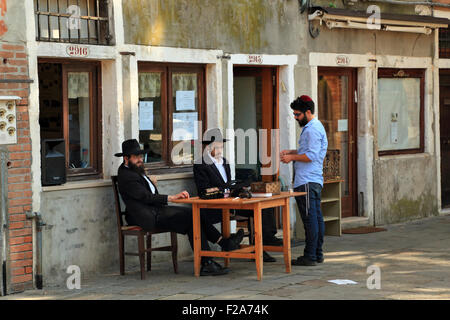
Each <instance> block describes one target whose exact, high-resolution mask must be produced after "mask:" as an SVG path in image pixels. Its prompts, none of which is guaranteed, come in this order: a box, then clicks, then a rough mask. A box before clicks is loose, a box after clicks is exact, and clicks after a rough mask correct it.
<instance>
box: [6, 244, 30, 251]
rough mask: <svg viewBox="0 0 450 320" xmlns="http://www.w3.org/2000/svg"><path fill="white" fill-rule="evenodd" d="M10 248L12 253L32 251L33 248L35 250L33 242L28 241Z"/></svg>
mask: <svg viewBox="0 0 450 320" xmlns="http://www.w3.org/2000/svg"><path fill="white" fill-rule="evenodd" d="M9 250H10V252H11V253H15V252H23V251H31V250H33V244H31V243H27V244H21V245H18V246H11V247H10V249H9Z"/></svg>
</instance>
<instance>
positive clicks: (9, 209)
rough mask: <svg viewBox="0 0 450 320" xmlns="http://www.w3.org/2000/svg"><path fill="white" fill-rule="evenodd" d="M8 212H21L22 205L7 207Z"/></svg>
mask: <svg viewBox="0 0 450 320" xmlns="http://www.w3.org/2000/svg"><path fill="white" fill-rule="evenodd" d="M8 213H9V214H15V213H23V207H9V208H8Z"/></svg>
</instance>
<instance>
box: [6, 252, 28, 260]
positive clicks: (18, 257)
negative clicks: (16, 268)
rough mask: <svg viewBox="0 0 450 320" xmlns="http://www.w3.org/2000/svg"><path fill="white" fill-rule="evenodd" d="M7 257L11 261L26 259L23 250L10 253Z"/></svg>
mask: <svg viewBox="0 0 450 320" xmlns="http://www.w3.org/2000/svg"><path fill="white" fill-rule="evenodd" d="M9 257H10V259H11V261H21V260H23V259H26V257H25V252H18V253H11V254H10V255H9Z"/></svg>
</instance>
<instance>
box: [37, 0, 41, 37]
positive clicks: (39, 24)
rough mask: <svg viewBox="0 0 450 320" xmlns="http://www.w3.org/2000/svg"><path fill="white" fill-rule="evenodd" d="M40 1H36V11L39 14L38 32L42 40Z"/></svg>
mask: <svg viewBox="0 0 450 320" xmlns="http://www.w3.org/2000/svg"><path fill="white" fill-rule="evenodd" d="M39 1H40V0H37V1H36V9H37V12H38V14H37V23H38V26H37V31H38V40H41V21H40V17H41V14H40V13H39Z"/></svg>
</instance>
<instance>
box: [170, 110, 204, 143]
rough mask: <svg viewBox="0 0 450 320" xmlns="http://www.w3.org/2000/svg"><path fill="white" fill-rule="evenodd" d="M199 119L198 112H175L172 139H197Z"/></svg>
mask: <svg viewBox="0 0 450 320" xmlns="http://www.w3.org/2000/svg"><path fill="white" fill-rule="evenodd" d="M197 121H198V113H197V112H180V113H174V114H173V134H172V141H182V140H197V139H198V138H197V136H198V134H197V131H198V128H197Z"/></svg>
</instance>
